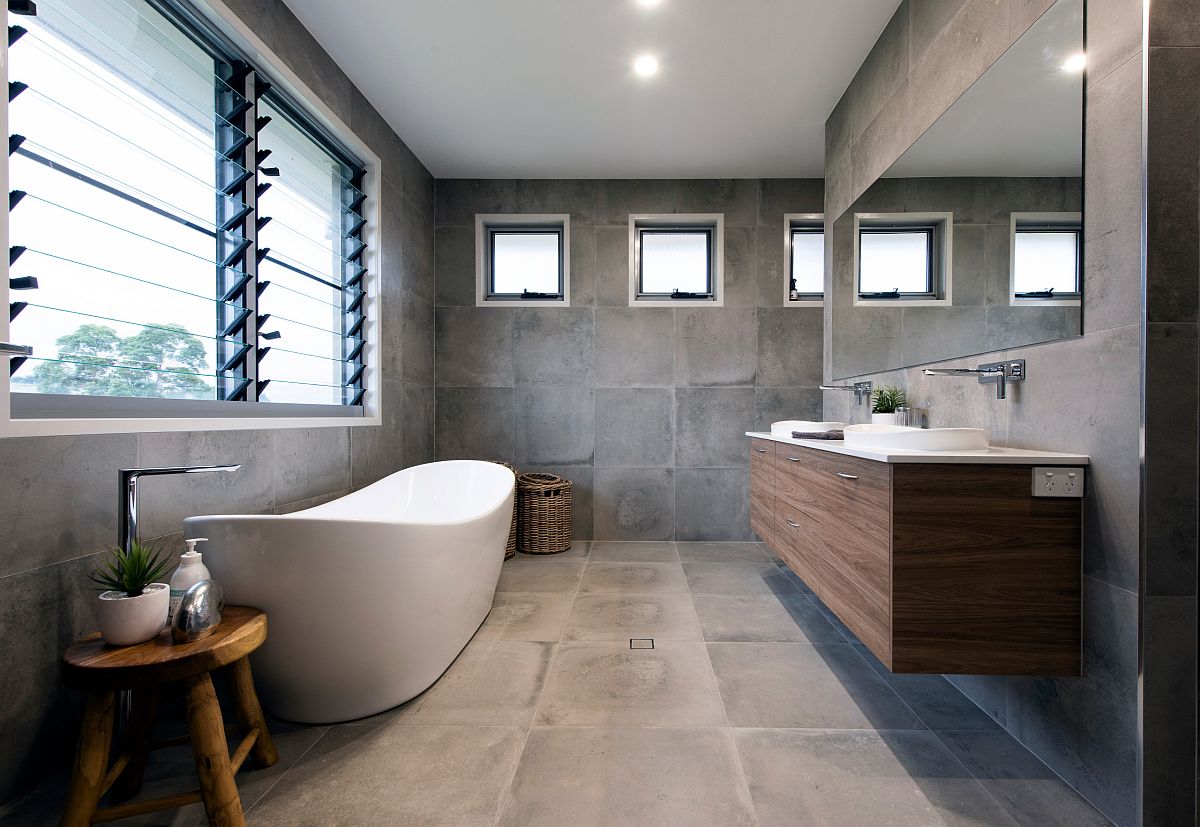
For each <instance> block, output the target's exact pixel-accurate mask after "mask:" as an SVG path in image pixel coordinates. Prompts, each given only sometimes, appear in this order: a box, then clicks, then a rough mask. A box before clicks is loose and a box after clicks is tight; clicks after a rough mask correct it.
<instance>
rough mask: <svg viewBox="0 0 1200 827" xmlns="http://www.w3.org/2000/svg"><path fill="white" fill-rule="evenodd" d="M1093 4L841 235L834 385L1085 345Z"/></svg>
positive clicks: (852, 216)
mask: <svg viewBox="0 0 1200 827" xmlns="http://www.w3.org/2000/svg"><path fill="white" fill-rule="evenodd" d="M1083 48H1084V44H1083V0H1057V2H1056V3H1054V5H1053V6H1051V7H1050V9H1049V10H1047V12H1046V13H1045V14H1044V15H1043V16H1042V17H1041V18H1040V19H1039V20H1038V21H1037V22H1036V23H1035V24H1034V25H1033V26H1032V27H1031V28H1030V29H1029V30H1028V31H1027V32H1026V33H1025V34H1024V35H1023V36H1022V37H1021V38H1020V39H1019V40H1018V41H1017V42H1016V43H1014V44H1013V45H1012V47H1011V48H1009V50H1008V51H1007V52H1005V54H1004V55H1002V56H1001V57H1000V59H999V60H998V61H996V63H995V64H993V65H992V67H991V68H990V69H988V71H987V72H986V73H984V75H983V76H982V77H980V78H979V80H977V81H976V82H975V83H974V85H972V86H971V88H970V89H968V90H967V91H966V92H965V93H964V94H963V95H962V97H960V98H959V99H958V100H957V101H956V102H955V103H954V105H953V106H951V107H950V108H949V109H948V110H947V111H946V112H945V113H944V114H943V115H942V117H941V118H940V119H939V120H938V121H937V122H935V123H934V124H933V126H931V127H930V128H929V129H928V130H927V131H926V132H925V133H924V134H923V135H921V137H920V138H918V139H917V141H916V142H915V143H914V144H913V145H912V146H911V147H910V148H909V150H908V151H907V152H905V153H904V155H903V156H901V157H900V159H899V160H897V161H896V163H895V164H893V165H892V166H891V167H890V168H889V169H888V170H887V171H886V172H885V173H884V174H883V176H882V177H881V178H879V179H878V180H876V181H875V183H874V184H872V185H871V187H870V188H868V189H867V191H866V192H864V193H863V195H862V196H861V197H859V199H858V200H857V201H856V202H855V203H854V204H853V205H852V206H851V207H850V208H849V209H848V210H847V211H846V212H845V213H843V214H842V215H841V216H839V217H838V218H837V219H836V221H835V222H834V226H833V236H832V251H833V252H832V255H833V262H832V263H833V273H832V289H831V293H830V298H831V304H832V308H831V310H832V343H833V346H832V366H833V376H834V377H835V378H838V379H844V378H848V377H853V376H861V375H863V374H868V373H877V372H881V371H886V370H894V369H897V368H901V367H910V366H913V365H920V364H924V363H928V362H936V361H940V360H944V359H953V358H957V357H961V356H970V355H972V354H977V353H988V352H991V351H997V350H1004V349H1006V348H1012V347H1020V346H1023V345H1029V344H1034V343H1037V342H1047V341H1053V340H1056V339H1063V338H1067V337H1071V336H1078V335H1080V334H1081V332H1082V311H1083V301H1084V298H1085V297H1084V295H1083V293H1084V290H1083V267H1082V262H1083V232H1082V227H1083V223H1082V209H1083V90H1084V72H1083V70H1084V64H1085V62H1086V61H1085V58H1084V51H1083Z"/></svg>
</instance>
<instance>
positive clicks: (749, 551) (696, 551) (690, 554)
mask: <svg viewBox="0 0 1200 827" xmlns="http://www.w3.org/2000/svg"><path fill="white" fill-rule="evenodd" d="M675 545H676V547H678V549H679V559H680V560H682V561H683V562H685V563H732V562H749V563H761V562H763V561H764V560H767V559H770V558H768V557H767V555H765V554H764V553H763V551H762V548H760V546H759V544H758V543H676V544H675Z"/></svg>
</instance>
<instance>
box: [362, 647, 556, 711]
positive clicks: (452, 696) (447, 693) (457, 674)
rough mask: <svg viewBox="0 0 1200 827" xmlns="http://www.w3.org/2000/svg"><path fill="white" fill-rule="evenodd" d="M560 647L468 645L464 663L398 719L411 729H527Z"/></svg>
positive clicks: (456, 663) (407, 706) (455, 666)
mask: <svg viewBox="0 0 1200 827" xmlns="http://www.w3.org/2000/svg"><path fill="white" fill-rule="evenodd" d="M555 645H556V644H553V643H536V642H529V641H505V640H478V641H472V642H471V643H469V644H467V648H466V649H464V650H463V653H462V654H461V655H459V656H458V660H456V661H454V663H453V665H451V667H450V668H449V669H447V670H446V674H444V675H442V677H440V678H439V679H438V681H437V683H435V684H434V685H433V686H431V687H430V688H429V689H427V690H426V691H425V692H424V694H422V695H419V696H417V697H416V698H415V699H413V700H412V701H409V702H408V703H407V704H405V705H404V706H402V707H400V708H399V709H398V710H397V711H396V712H395V713H385V715H384V716H376V717H375V718H369V719H366V721H364V723H369V722H379V721H380V720H381V719H386V718H387V717H389V715H390V717H393V718H395V719H396V720H398V721H402V722H404V723H410V724H476V725H488V726H527V725H528V724H529V722H530V721H531V720H532V719H533V711H534V708H535V706H536V704H537V698H538V693H539V692H541V689H542V684H543V683H544V682H545V679H546V670H547V667H548V665H549V663H550V657H551V655H552V653H553V651H554V647H555Z"/></svg>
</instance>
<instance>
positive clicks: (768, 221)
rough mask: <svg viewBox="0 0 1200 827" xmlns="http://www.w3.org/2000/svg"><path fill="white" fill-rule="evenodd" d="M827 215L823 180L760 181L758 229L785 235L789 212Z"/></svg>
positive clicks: (781, 179) (762, 179) (774, 179)
mask: <svg viewBox="0 0 1200 827" xmlns="http://www.w3.org/2000/svg"><path fill="white" fill-rule="evenodd" d="M834 111H835V112H837V111H838V110H836V109H835V110H834ZM847 146H849V144H847ZM823 212H825V180H824V179H823V178H761V179H759V181H758V226H760V227H774V228H776V229H778V230H779V231H780V232H782V231H783V217H784V216H785V215H787V214H789V213H823Z"/></svg>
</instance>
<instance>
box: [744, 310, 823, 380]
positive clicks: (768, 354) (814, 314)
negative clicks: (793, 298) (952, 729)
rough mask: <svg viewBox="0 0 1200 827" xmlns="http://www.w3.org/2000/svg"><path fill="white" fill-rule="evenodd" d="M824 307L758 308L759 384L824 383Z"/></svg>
mask: <svg viewBox="0 0 1200 827" xmlns="http://www.w3.org/2000/svg"><path fill="white" fill-rule="evenodd" d="M821 316H822V310H821V308H819V307H772V308H760V309H759V311H758V369H757V374H756V375H757V384H758V385H760V386H766V387H790V386H799V387H816V386H817V385H819V384H821V363H820V360H819V359H816V358H814V355H815V354H819V353H820V352H821V337H822V327H823V324H822V319H821Z"/></svg>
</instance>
